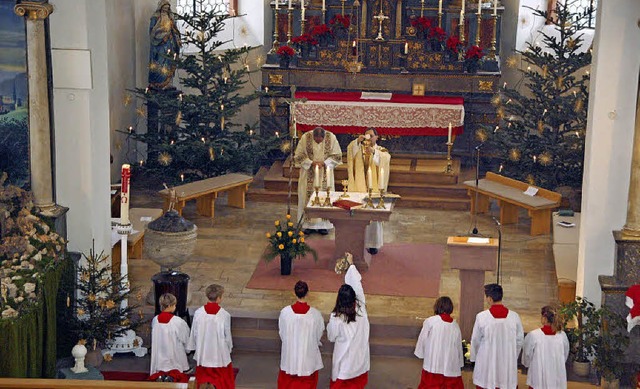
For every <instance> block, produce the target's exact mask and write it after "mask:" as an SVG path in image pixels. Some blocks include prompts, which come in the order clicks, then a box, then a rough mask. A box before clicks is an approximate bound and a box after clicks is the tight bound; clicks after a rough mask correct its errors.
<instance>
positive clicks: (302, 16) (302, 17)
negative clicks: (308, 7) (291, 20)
mask: <svg viewBox="0 0 640 389" xmlns="http://www.w3.org/2000/svg"><path fill="white" fill-rule="evenodd" d="M302 4H304V3H302ZM304 11H305V9H304V7H303V8H302V11H301V15H300V19H301V20H306V19H305V18H304Z"/></svg>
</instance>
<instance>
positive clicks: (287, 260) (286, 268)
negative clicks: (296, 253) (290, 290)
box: [280, 253, 293, 276]
mask: <svg viewBox="0 0 640 389" xmlns="http://www.w3.org/2000/svg"><path fill="white" fill-rule="evenodd" d="M292 259H293V258H291V255H289V254H287V253H281V254H280V275H283V276H288V275H291V265H292Z"/></svg>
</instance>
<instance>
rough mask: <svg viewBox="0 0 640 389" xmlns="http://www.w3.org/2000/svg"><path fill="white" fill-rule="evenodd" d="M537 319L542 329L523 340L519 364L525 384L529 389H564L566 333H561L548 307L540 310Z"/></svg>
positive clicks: (567, 348)
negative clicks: (525, 373)
mask: <svg viewBox="0 0 640 389" xmlns="http://www.w3.org/2000/svg"><path fill="white" fill-rule="evenodd" d="M541 316H542V317H541V319H540V320H541V322H542V327H541V328H537V329H535V330H533V331H531V332H529V333H528V334H527V336H526V337H525V338H524V346H523V349H522V364H523V365H525V366H527V367H528V368H529V371H528V373H527V385H529V387H530V388H533V389H561V388H566V387H567V369H566V365H565V363H566V361H567V358H568V357H569V340H568V339H567V334H565V333H564V331H562V322H561V320H559V318H558V315H557V314H556V311H555V310H554V309H553V308H552V307H550V306H545V307H542V310H541Z"/></svg>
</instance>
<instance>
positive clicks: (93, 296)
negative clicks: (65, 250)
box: [69, 249, 143, 348]
mask: <svg viewBox="0 0 640 389" xmlns="http://www.w3.org/2000/svg"><path fill="white" fill-rule="evenodd" d="M84 258H85V261H86V264H84V265H82V266H80V268H79V269H78V274H79V277H78V283H77V289H78V292H79V297H78V299H76V301H75V305H74V306H73V307H72V309H73V311H71V312H70V314H69V318H70V319H71V320H70V323H69V325H70V326H71V332H73V333H74V334H75V335H76V336H77V339H78V340H79V339H84V340H85V341H86V343H87V346H89V347H92V346H93V347H94V348H95V347H96V345H97V346H101V347H103V346H105V345H107V344H108V343H109V341H110V340H111V339H114V338H116V337H118V336H120V335H123V334H125V333H126V332H127V331H128V330H135V329H136V328H138V327H139V326H140V325H141V324H142V323H143V321H142V315H137V314H136V313H135V311H136V309H138V308H139V307H138V306H135V305H126V306H123V304H122V302H123V301H128V299H129V295H130V294H131V291H130V290H129V289H128V288H123V285H122V283H123V281H124V277H117V278H114V277H113V276H112V273H111V265H110V264H109V261H108V257H107V256H106V255H105V254H104V253H102V252H101V253H100V254H96V252H95V251H94V250H93V249H91V250H89V255H88V256H87V255H84ZM136 315H137V317H135V316H136Z"/></svg>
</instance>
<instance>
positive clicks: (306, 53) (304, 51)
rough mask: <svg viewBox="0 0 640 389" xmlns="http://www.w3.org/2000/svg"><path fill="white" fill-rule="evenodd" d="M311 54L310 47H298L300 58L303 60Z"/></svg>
mask: <svg viewBox="0 0 640 389" xmlns="http://www.w3.org/2000/svg"><path fill="white" fill-rule="evenodd" d="M310 52H311V46H308V45H302V46H300V57H302V58H303V59H307V58H309V53H310Z"/></svg>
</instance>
